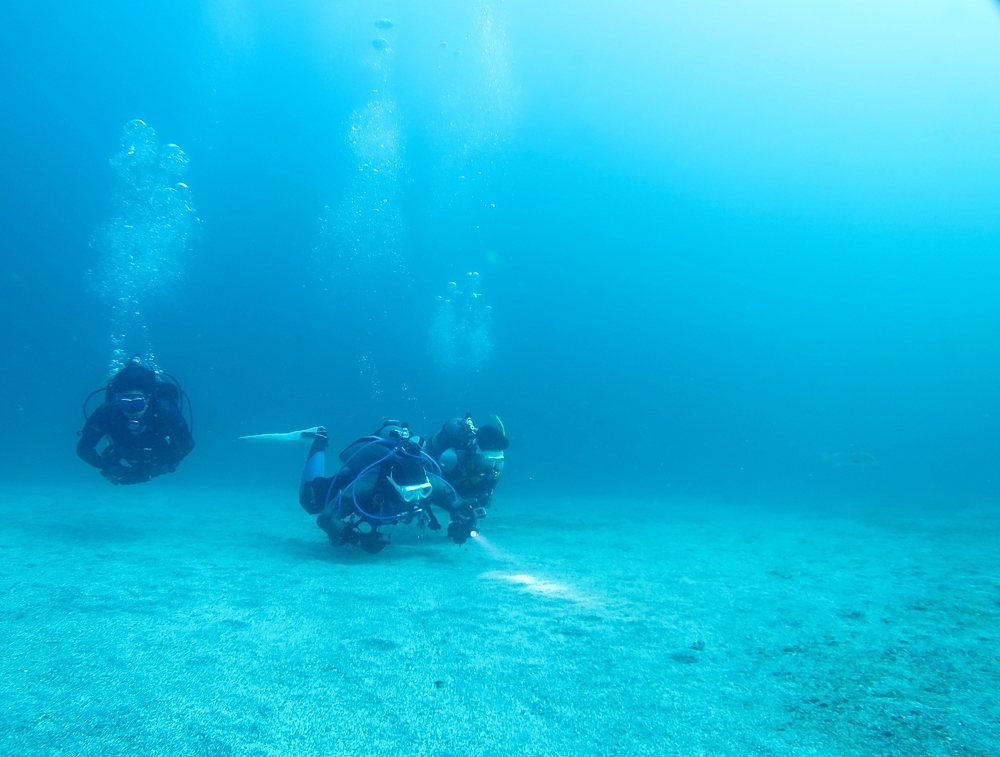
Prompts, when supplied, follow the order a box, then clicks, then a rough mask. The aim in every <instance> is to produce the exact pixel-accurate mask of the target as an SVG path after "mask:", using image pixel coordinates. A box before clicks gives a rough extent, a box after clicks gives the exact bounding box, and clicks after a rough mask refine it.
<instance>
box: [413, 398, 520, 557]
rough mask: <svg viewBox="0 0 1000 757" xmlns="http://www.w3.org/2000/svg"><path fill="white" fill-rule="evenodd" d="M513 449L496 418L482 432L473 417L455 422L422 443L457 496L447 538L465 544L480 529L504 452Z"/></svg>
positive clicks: (446, 424)
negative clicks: (480, 521)
mask: <svg viewBox="0 0 1000 757" xmlns="http://www.w3.org/2000/svg"><path fill="white" fill-rule="evenodd" d="M509 446H510V441H509V440H508V439H507V435H506V432H505V430H504V427H503V423H501V422H500V419H499V418H497V417H496V416H495V415H494V416H493V422H492V423H486V424H484V425H482V426H480V427H479V428H476V426H475V425H474V424H473V422H472V415H471V414H466V416H465V417H464V418H452V419H451V420H450V421H447V422H446V423H445V424H444V425H443V426H442V427H441V429H440V430H439V431H438V432H437V433H436V434H434V435H433V436H431V437H430V438H429V439H427V440H425V441H424V443H423V448H424V452H426V453H427V454H428V455H429V456H430V457H431V458H433V459H434V461H435V462H436V463H437V464H438V466H439V467H440V469H441V477H442V478H443V479H444V480H445V481H446V482H447V483H448V484H450V485H451V487H452V489H454V491H455V493H456V494H457V495H458V500H459V501H458V502H457V503H455V504H454V505H453V506H452V508H451V510H450V512H451V523H449V524H448V536H450V537H451V538H452V540H453V541H454V542H455V543H456V544H462V543H463V542H464V541H465V540H466V539H468V538H469V536H470V534H472V533H473V532H474V531H476V530H477V529H478V524H479V519H480V518H485V517H486V508H488V507H489V506H490V503H491V502H492V500H493V491H494V490H495V489H496V487H497V484H498V483H499V481H500V472H501V471H502V470H503V465H504V454H503V451H504V450H505V449H507V448H508V447H509Z"/></svg>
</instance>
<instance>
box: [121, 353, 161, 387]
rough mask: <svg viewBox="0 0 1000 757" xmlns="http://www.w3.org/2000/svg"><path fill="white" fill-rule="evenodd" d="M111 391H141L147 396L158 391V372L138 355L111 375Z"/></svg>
mask: <svg viewBox="0 0 1000 757" xmlns="http://www.w3.org/2000/svg"><path fill="white" fill-rule="evenodd" d="M110 389H111V393H112V394H114V395H116V396H120V395H122V394H125V393H126V392H141V393H142V394H144V395H146V396H147V397H148V396H149V395H151V394H152V393H153V392H154V391H156V373H155V371H153V369H152V368H150V367H149V365H147V364H146V363H144V362H142V360H140V359H139V356H138V355H136V356H135V357H134V358H132V359H131V360H129V361H128V362H127V363H125V365H124V366H122V369H121V370H120V371H118V373H116V374H115V375H114V376H112V377H111V384H110Z"/></svg>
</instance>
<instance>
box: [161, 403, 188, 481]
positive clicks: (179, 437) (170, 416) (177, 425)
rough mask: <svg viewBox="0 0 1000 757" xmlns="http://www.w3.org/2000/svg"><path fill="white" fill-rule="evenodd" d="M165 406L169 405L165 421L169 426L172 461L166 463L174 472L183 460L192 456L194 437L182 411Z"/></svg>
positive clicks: (168, 434) (171, 406) (168, 443)
mask: <svg viewBox="0 0 1000 757" xmlns="http://www.w3.org/2000/svg"><path fill="white" fill-rule="evenodd" d="M163 404H165V405H167V410H166V412H165V414H164V420H165V421H166V426H167V436H166V441H167V445H168V449H169V451H170V452H169V455H170V459H169V460H167V461H164V462H166V463H167V464H168V465H169V467H170V469H171V470H173V469H174V468H176V467H177V464H178V463H179V462H180V461H181V460H183V459H184V458H185V457H187V456H188V455H189V454H191V450H193V449H194V437H193V436H192V435H191V429H189V428H188V426H187V421H185V420H184V416H183V415H181V411H180V410H178V409H177V408H176V407H174V406H173V405H168V404H167V403H163Z"/></svg>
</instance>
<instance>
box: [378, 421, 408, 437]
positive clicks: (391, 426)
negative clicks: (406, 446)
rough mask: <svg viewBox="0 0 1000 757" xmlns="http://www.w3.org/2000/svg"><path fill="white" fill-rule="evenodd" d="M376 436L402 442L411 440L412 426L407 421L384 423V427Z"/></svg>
mask: <svg viewBox="0 0 1000 757" xmlns="http://www.w3.org/2000/svg"><path fill="white" fill-rule="evenodd" d="M374 436H378V437H381V438H382V439H388V440H389V441H396V442H401V441H403V440H405V439H409V438H410V424H409V423H407V422H406V421H394V420H393V421H383V422H382V426H381V427H380V428H379V430H378V431H376V432H375V433H374Z"/></svg>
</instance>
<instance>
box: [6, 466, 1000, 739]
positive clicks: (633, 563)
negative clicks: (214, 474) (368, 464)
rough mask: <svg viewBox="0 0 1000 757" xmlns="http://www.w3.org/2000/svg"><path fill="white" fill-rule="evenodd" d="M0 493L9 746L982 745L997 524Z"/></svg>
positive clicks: (163, 489)
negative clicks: (434, 521) (383, 528)
mask: <svg viewBox="0 0 1000 757" xmlns="http://www.w3.org/2000/svg"><path fill="white" fill-rule="evenodd" d="M484 531H485V535H484V537H482V538H480V539H477V540H475V541H474V542H470V543H469V544H467V545H466V546H465V547H461V548H459V547H456V546H454V545H452V544H450V543H449V542H447V541H445V540H444V539H443V537H441V536H440V535H439V534H438V535H434V534H430V533H428V534H426V535H425V536H424V537H423V538H418V535H417V532H416V531H415V530H413V529H403V528H400V529H398V530H397V532H396V533H395V534H394V535H393V543H392V546H391V547H389V548H388V549H386V550H385V551H384V552H383V553H382V554H380V555H377V556H374V557H373V556H369V555H366V554H364V553H361V552H358V551H356V550H353V549H351V548H348V547H342V548H334V547H332V546H330V545H329V544H328V543H327V542H326V541H325V538H324V535H323V534H322V533H321V532H320V531H319V530H318V529H317V528H316V527H315V525H314V524H313V522H312V519H311V518H309V517H308V516H306V515H305V514H304V513H303V512H302V511H301V510H299V508H298V506H297V505H296V503H295V497H294V492H288V493H284V492H281V493H275V492H253V491H243V492H233V491H224V490H218V491H215V490H190V491H188V490H183V489H176V488H170V487H169V486H164V485H161V484H159V483H158V482H154V483H153V484H150V485H147V486H143V487H131V488H117V489H116V488H112V487H109V486H103V487H101V488H98V487H96V486H95V487H94V488H88V489H84V490H81V489H77V488H65V489H57V490H53V488H52V487H48V488H41V487H38V488H31V487H15V488H12V487H5V488H4V489H3V491H2V492H0V755H5V756H6V755H10V756H12V757H30V756H34V755H206V756H207V755H213V756H214V755H220V756H221V755H260V756H264V755H296V756H300V755H301V756H307V755H310V756H311V755H316V756H317V757H318V756H320V755H322V756H323V757H334V756H337V755H407V756H408V757H409V756H412V757H416V756H418V755H428V756H429V757H434V756H440V757H445V756H457V755H462V756H463V757H471V756H472V755H560V756H562V755H567V756H568V755H684V756H685V757H691V756H694V755H720V756H728V755H733V756H734V757H735V756H736V755H740V756H743V755H831V756H832V755H858V756H859V757H860V756H862V755H864V756H865V757H870V756H871V755H900V756H902V755H906V756H907V757H914V756H917V755H963V756H969V755H983V756H986V755H997V754H1000V551H998V548H997V547H998V536H1000V518H998V516H997V513H996V512H993V513H989V512H984V511H982V510H980V511H973V510H968V511H962V512H947V513H946V512H940V511H938V512H924V513H908V514H902V513H899V512H896V513H894V514H885V513H883V514H879V515H876V514H873V512H872V511H868V512H867V513H866V512H864V511H861V510H856V511H853V512H850V513H849V512H846V511H844V510H841V511H839V513H838V514H836V515H835V514H832V513H830V512H827V513H826V514H825V515H821V514H816V513H813V514H806V513H804V512H801V511H799V512H796V511H795V510H792V509H789V508H781V509H767V508H762V507H759V506H758V507H754V508H751V509H744V508H737V507H733V506H722V505H710V504H704V503H699V504H697V505H695V504H691V503H667V504H657V503H653V502H650V503H645V504H642V503H640V504H636V503H634V502H630V503H628V504H627V505H623V506H621V505H619V504H618V503H616V502H614V501H613V500H611V499H608V500H592V501H586V502H583V501H573V500H565V501H555V502H554V501H551V500H542V499H539V500H536V501H531V500H526V499H511V498H504V497H503V496H498V500H497V504H496V506H495V507H494V511H493V512H492V513H491V515H490V518H489V519H488V520H487V521H485V523H484Z"/></svg>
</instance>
